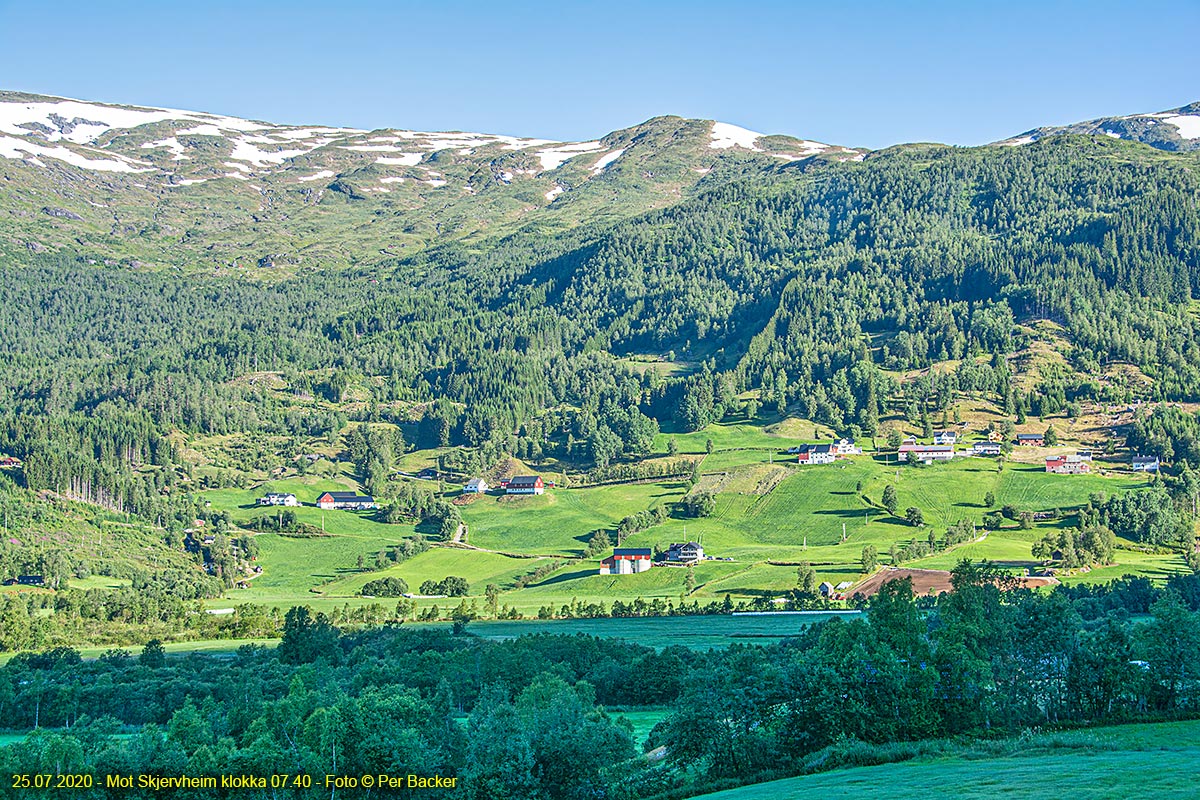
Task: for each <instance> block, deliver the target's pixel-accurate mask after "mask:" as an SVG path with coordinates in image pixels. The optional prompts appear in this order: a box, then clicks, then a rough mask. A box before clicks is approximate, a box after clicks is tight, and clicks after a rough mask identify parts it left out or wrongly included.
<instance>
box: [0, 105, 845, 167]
mask: <svg viewBox="0 0 1200 800" xmlns="http://www.w3.org/2000/svg"><path fill="white" fill-rule="evenodd" d="M610 136H611V135H610ZM606 138H607V137H606ZM768 138H770V139H772V140H780V141H782V145H783V146H779V147H764V146H762V144H761V142H762V140H764V139H768ZM777 143H778V142H777ZM214 148H215V149H214ZM708 148H709V149H711V150H714V151H723V152H734V151H749V152H751V153H762V154H764V155H768V156H772V157H775V158H781V159H783V160H785V161H794V160H798V159H802V158H807V157H809V156H813V155H817V154H821V153H835V154H839V153H845V154H847V155H848V156H849V157H853V156H856V155H859V151H855V150H849V149H847V148H842V147H836V146H832V145H826V144H822V143H820V142H812V141H805V140H798V139H792V138H790V137H766V136H764V135H763V134H760V133H756V132H754V131H750V130H747V129H745V128H740V127H738V126H736V125H730V124H728V123H724V122H716V123H712V127H711V141H710V142H709V145H708ZM445 150H450V151H453V152H454V153H455V154H456V155H460V156H472V155H475V154H476V151H482V154H487V153H493V154H503V153H519V152H527V153H529V154H530V155H531V156H532V158H533V165H532V166H530V167H529V168H526V169H523V170H521V169H518V170H516V171H515V172H513V171H511V170H510V171H506V170H500V171H498V172H497V175H498V176H500V178H499V179H500V180H502V181H503V182H506V183H507V182H509V181H511V180H512V178H511V177H509V178H505V177H503V176H505V175H509V174H513V175H515V174H532V175H536V174H541V173H546V172H552V171H554V170H557V169H559V168H560V167H561V166H562V165H563V164H565V163H566V162H568V161H570V160H572V159H576V158H580V159H582V157H584V156H591V155H598V156H599V160H593V161H592V162H591V164H590V165H589V166H590V171H591V173H592V174H594V175H599V174H601V173H602V172H604V171H605V170H606V169H607V168H608V167H610V166H611V165H612V164H613V163H614V162H616V161H617V160H618V159H620V158H622V156H623V155H624V153H625V150H626V148H625V147H619V146H608V147H606V146H605V143H603V142H602V141H599V140H596V141H586V142H558V141H553V140H549V139H538V138H528V137H517V136H505V135H499V134H489V133H465V132H459V131H454V132H431V131H413V130H387V131H372V132H368V131H362V130H357V129H354V128H335V127H327V126H293V125H274V124H271V123H268V122H262V121H256V120H248V119H242V118H240V117H230V116H225V115H221V114H210V113H205V112H198V111H184V110H181V109H170V108H147V107H139V106H124V105H110V104H106V103H95V102H88V101H82V100H72V99H67V98H56V97H42V96H32V95H19V94H14V93H3V92H0V157H3V158H9V159H20V160H23V161H26V162H27V163H30V164H32V165H34V166H39V167H45V166H46V164H47V159H53V160H57V161H61V162H66V163H68V164H71V165H73V166H75V167H79V168H83V169H87V170H91V171H96V172H127V173H142V172H145V173H151V172H160V173H165V174H166V175H169V176H174V182H175V183H176V184H179V183H182V184H183V185H191V184H193V183H196V182H198V181H202V180H208V179H211V178H214V177H230V178H240V179H246V178H249V177H251V176H261V175H265V174H272V173H276V172H279V171H282V170H286V169H288V168H289V167H291V166H293V165H294V162H296V160H298V159H302V158H303V157H305V156H311V155H314V154H316V153H318V152H324V153H326V154H329V153H330V152H332V151H340V152H343V153H346V152H349V153H354V154H356V155H357V156H358V157H359V159H363V158H370V159H371V160H372V161H373V163H375V164H377V165H381V166H384V167H386V166H392V167H409V168H412V167H418V166H419V165H421V164H423V163H424V162H426V161H428V160H429V158H430V156H432V154H434V153H437V152H440V151H445ZM214 154H215V158H216V160H215V161H214ZM310 167H311V165H309V164H305V165H304V170H305V172H306V176H307V177H305V178H298V179H297V180H312V177H311V176H312V174H319V173H314V172H313V170H312V169H311V168H310ZM201 168H208V169H207V171H206V172H205V174H203V175H201V174H199V173H198V172H197V170H199V169H201ZM213 168H218V169H219V170H220V172H219V173H214V170H213ZM335 174H336V173H335ZM394 177H399V176H394ZM414 177H416V178H417V179H423V180H426V181H428V177H427V176H414Z"/></svg>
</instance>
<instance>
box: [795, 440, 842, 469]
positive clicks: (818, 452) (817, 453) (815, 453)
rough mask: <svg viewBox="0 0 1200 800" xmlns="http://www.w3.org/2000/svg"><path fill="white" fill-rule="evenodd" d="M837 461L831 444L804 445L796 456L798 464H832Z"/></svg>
mask: <svg viewBox="0 0 1200 800" xmlns="http://www.w3.org/2000/svg"><path fill="white" fill-rule="evenodd" d="M835 460H837V455H836V454H835V453H834V451H833V445H831V444H806V445H804V446H803V447H801V448H800V454H799V455H798V456H796V463H798V464H832V463H833V462H834V461H835Z"/></svg>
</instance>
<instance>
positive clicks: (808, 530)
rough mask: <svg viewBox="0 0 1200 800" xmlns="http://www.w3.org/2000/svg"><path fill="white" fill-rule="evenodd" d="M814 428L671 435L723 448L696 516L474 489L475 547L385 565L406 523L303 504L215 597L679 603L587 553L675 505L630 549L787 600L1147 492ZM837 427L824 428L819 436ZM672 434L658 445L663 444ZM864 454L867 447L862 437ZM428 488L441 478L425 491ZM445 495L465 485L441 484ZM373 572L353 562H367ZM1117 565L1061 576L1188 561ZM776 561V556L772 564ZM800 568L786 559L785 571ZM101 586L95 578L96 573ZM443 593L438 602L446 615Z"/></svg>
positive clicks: (279, 486)
mask: <svg viewBox="0 0 1200 800" xmlns="http://www.w3.org/2000/svg"><path fill="white" fill-rule="evenodd" d="M813 432H814V426H813V425H812V424H811V423H805V422H803V421H801V420H791V419H789V420H785V421H783V422H780V423H777V424H775V425H772V426H770V430H768V429H766V428H764V427H761V426H758V425H751V424H748V423H726V424H714V425H710V426H708V427H707V428H705V429H704V430H702V431H697V432H695V433H689V434H684V435H677V436H674V437H673V438H674V439H675V441H676V443H677V444H678V445H679V448H680V452H681V453H685V454H686V453H700V454H704V452H705V449H706V442H707V440H709V439H712V441H713V447H714V450H713V452H712V453H709V454H707V455H704V458H703V461H702V468H701V469H702V473H703V477H702V480H701V485H700V488H703V489H708V490H712V491H715V492H716V495H717V503H716V511H715V513H714V514H713V515H712V516H710V517H707V518H702V519H686V518H683V517H682V516H680V515H679V514H678V512H676V511H675V510H674V508H675V504H676V503H677V501H678V500H680V499H681V498H682V497H683V496H684V494H686V493H687V492H688V490H689V488H690V487H689V484H688V483H686V482H683V481H679V480H664V481H660V482H655V483H637V484H622V485H609V486H598V487H587V488H557V489H550V490H548V491H547V493H546V494H545V495H543V496H540V497H519V498H510V497H504V496H500V495H497V494H489V495H486V496H483V497H480V498H479V499H478V500H476V501H474V502H472V503H470V504H469V505H465V506H461V507H460V510H461V513H462V516H463V518H464V520H465V521H466V523H467V525H468V530H469V535H468V540H467V541H468V542H469V543H470V545H471V546H473V547H475V548H479V550H477V551H473V552H472V551H463V550H447V549H444V548H440V547H435V548H434V549H433V550H431V551H430V552H427V553H425V554H422V555H420V556H418V557H416V558H413V559H411V560H409V561H408V562H404V563H402V564H398V565H395V566H391V567H388V568H387V569H385V570H383V571H379V572H375V571H369V570H370V568H371V567H372V566H373V565H374V562H375V554H376V553H377V552H378V551H379V550H380V549H387V548H389V547H391V546H392V545H393V544H395V543H397V542H398V541H399V540H400V539H402V538H404V537H408V536H413V535H414V534H415V533H416V530H415V529H414V527H413V526H412V525H408V524H400V525H387V524H383V523H380V522H377V521H376V520H374V519H373V518H372V516H371V515H370V514H369V513H367V512H346V511H321V510H320V509H317V508H314V507H312V506H311V505H309V506H305V507H301V508H298V509H295V511H296V515H297V517H299V518H300V519H301V520H302V521H304V522H308V523H310V524H313V525H316V526H318V527H320V526H322V525H323V526H324V529H325V530H326V532H327V533H328V534H329V536H327V537H323V538H314V539H300V538H290V537H282V536H278V535H274V534H262V535H259V537H258V542H259V544H260V550H261V554H260V557H259V562H258V563H259V564H260V565H261V566H262V567H263V573H262V575H260V576H258V577H257V578H255V579H254V580H253V581H251V586H250V588H248V589H236V590H231V591H230V592H229V594H228V596H227V597H226V598H222V599H220V600H217V601H213V602H212V603H210V605H212V606H223V607H225V606H228V605H230V604H231V603H236V602H254V603H262V604H266V605H278V606H288V605H293V604H296V603H308V604H311V605H313V606H314V607H316V608H318V609H322V610H327V609H328V608H331V607H333V606H335V605H336V606H340V605H343V604H346V603H349V604H351V605H359V604H362V603H367V602H374V601H372V600H369V599H364V598H362V597H360V596H359V594H358V593H359V590H360V589H361V587H362V585H363V584H364V583H366V582H367V581H369V580H372V579H374V578H377V577H383V576H387V575H395V576H398V577H402V578H403V579H404V580H405V581H407V582H408V584H409V586H410V588H411V589H412V590H413V591H416V589H417V587H418V586H419V585H420V583H421V582H423V581H424V580H427V579H434V580H441V579H442V578H444V577H446V576H448V575H459V576H461V577H464V578H466V579H467V580H468V582H469V583H470V584H471V587H472V589H471V591H472V595H473V596H474V597H477V598H478V597H480V596H482V594H483V590H484V587H485V586H486V585H487V584H489V583H495V584H497V585H498V586H500V587H501V589H502V591H503V596H502V598H501V602H502V603H504V604H507V605H509V606H511V607H514V608H516V609H518V610H519V611H520V612H521V613H524V614H535V613H536V612H537V610H538V609H539V608H540V607H542V606H543V605H550V606H554V607H557V606H559V605H562V604H564V603H569V602H571V600H572V599H579V600H581V601H590V602H594V601H604V602H611V601H612V600H614V599H623V600H627V601H628V600H632V599H634V598H636V597H639V596H641V597H645V598H653V597H659V598H665V599H670V600H673V601H677V599H678V598H679V596H680V594H681V593H682V592H683V590H684V581H685V577H686V572H685V571H683V570H672V569H654V570H651V571H650V572H648V573H643V574H640V575H629V576H601V575H599V574H597V572H598V559H593V560H588V561H580V560H578V559H581V558H582V556H583V552H584V549H585V547H586V545H587V541H588V538H589V536H590V535H591V533H592V532H593V531H595V530H598V529H603V530H606V531H608V533H609V535H610V537H613V536H614V535H615V529H616V526H617V523H618V522H619V521H620V520H621V519H622V518H624V517H625V516H628V515H630V514H634V513H637V512H639V511H644V510H647V509H650V508H653V507H655V506H662V507H665V508H666V509H668V510H669V511H670V512H671V513H670V516H669V517H668V519H667V520H666V521H665V522H663V523H662V524H660V525H656V526H654V527H652V528H649V529H646V530H643V531H639V532H636V533H634V534H633V535H631V536H630V537H629V538H628V539H627V540H626V542H625V545H626V546H631V547H655V546H659V547H665V546H666V545H667V544H669V543H671V542H678V541H689V540H697V541H700V542H701V543H702V544H703V545H704V548H705V551H706V552H707V553H708V554H709V555H710V556H713V557H717V558H721V559H730V560H729V561H724V560H722V561H709V562H705V563H704V564H702V565H700V566H699V567H697V568H696V570H695V577H696V584H697V585H696V588H695V590H694V591H693V593H692V595H691V597H692V598H693V599H698V600H701V601H709V600H712V599H716V598H721V597H723V596H724V595H725V594H726V593H729V594H731V595H732V596H733V597H734V598H735V600H742V599H752V598H754V597H756V596H760V595H763V594H764V593H780V592H783V591H786V590H788V589H791V588H793V587H794V585H795V567H794V564H795V562H798V561H808V562H810V563H812V564H813V566H814V568H815V569H816V571H817V574H818V579H819V580H828V581H830V582H831V583H834V584H835V585H836V584H838V583H841V582H843V581H851V582H856V581H858V580H859V579H860V578H862V577H864V576H863V575H862V574H861V554H862V549H863V547H865V546H866V545H872V546H874V547H875V548H876V550H877V552H878V553H879V554H880V556H881V558H882V559H883V560H885V561H886V558H887V555H886V554H887V553H888V551H889V550H890V548H891V547H892V546H893V545H894V544H898V545H901V546H903V545H904V544H906V543H908V542H910V541H912V540H913V539H920V540H924V539H925V538H927V536H928V533H929V530H930V529H932V530H933V531H934V532H935V533H936V534H937V535H939V536H940V535H942V533H944V531H945V529H946V528H947V527H948V526H949V525H951V524H953V523H955V522H958V521H959V520H969V521H971V522H973V523H975V524H976V525H977V526H980V527H979V533H980V538H979V539H978V540H977V541H973V542H970V543H966V544H962V545H959V546H958V547H956V548H954V549H953V550H950V551H947V552H942V553H938V554H935V555H933V556H931V557H929V558H926V559H922V560H920V561H915V562H908V564H907V565H909V566H914V567H921V568H928V569H950V568H952V567H953V566H954V565H955V564H956V563H958V561H959V560H961V559H963V558H969V559H972V560H983V559H988V560H991V561H995V562H998V563H1000V564H1001V565H1003V566H1005V567H1007V568H1009V569H1011V570H1012V571H1014V572H1016V573H1022V572H1024V570H1026V569H1030V568H1036V567H1038V566H1040V564H1039V563H1038V562H1035V561H1034V559H1033V557H1032V554H1031V552H1030V547H1031V545H1032V544H1033V542H1035V541H1036V540H1037V539H1038V538H1040V537H1041V536H1042V535H1043V534H1044V533H1045V531H1046V530H1048V529H1050V528H1052V527H1055V526H1059V525H1062V524H1065V523H1064V521H1063V520H1048V521H1045V522H1040V523H1037V524H1036V525H1035V526H1034V528H1033V529H1032V530H1020V529H1019V528H1018V526H1017V525H1016V524H1015V523H1012V522H1007V521H1006V522H1005V524H1004V525H1003V526H1002V527H1001V529H999V530H994V531H989V532H986V534H985V532H984V531H983V529H982V526H981V523H982V521H983V517H984V515H985V514H986V513H988V512H989V511H991V510H995V509H996V508H999V507H1001V506H1004V505H1006V504H1012V505H1014V506H1017V507H1018V508H1019V509H1021V510H1028V511H1053V510H1055V509H1060V510H1063V511H1064V512H1065V513H1066V514H1068V515H1069V514H1070V513H1072V511H1073V509H1075V508H1078V507H1079V506H1080V505H1082V504H1084V503H1086V502H1087V499H1088V496H1089V495H1090V494H1092V493H1095V492H1104V493H1106V494H1115V493H1120V492H1124V491H1128V490H1131V489H1134V488H1137V487H1140V486H1144V485H1145V478H1143V477H1141V476H1136V477H1135V476H1133V475H1131V474H1129V473H1122V472H1115V473H1112V474H1108V475H1099V474H1093V475H1073V476H1064V475H1050V474H1047V473H1046V472H1045V471H1044V470H1043V469H1042V467H1041V466H1040V465H1039V464H1036V463H1032V464H1025V463H1016V462H1012V461H1010V462H1007V463H1006V464H1005V465H1004V468H1003V469H997V466H998V465H997V461H996V460H994V459H987V458H959V459H955V460H954V461H952V462H950V463H944V464H934V465H931V466H928V467H914V466H910V465H898V464H897V463H895V457H894V455H893V456H891V457H890V458H889V457H888V456H886V455H883V454H873V453H871V452H868V453H867V454H865V455H862V456H856V457H853V458H849V459H842V460H839V461H838V462H837V463H835V464H831V465H822V466H803V467H802V466H800V465H798V464H796V463H795V460H794V458H793V457H789V456H787V455H786V454H785V453H784V452H783V451H784V450H785V449H786V448H787V447H789V446H791V445H793V444H796V443H799V442H801V441H804V439H803V438H799V437H808V436H810V435H811V434H812V433H813ZM821 433H822V435H828V432H827V431H821ZM669 438H671V437H670V436H669V435H668V434H662V435H660V437H659V441H658V442H657V443H656V445H657V447H656V449H663V450H665V449H666V444H667V441H668V439H669ZM860 444H863V445H865V446H866V447H867V448H868V450H869V449H870V447H871V440H865V441H863V442H860ZM436 452H437V451H417V452H413V453H409V454H407V455H406V456H405V457H404V466H405V467H407V468H412V467H416V466H418V465H422V464H426V463H431V462H432V459H433V458H434V457H435V456H436ZM889 485H891V486H895V488H896V491H897V495H898V500H899V508H900V509H901V512H900V513H903V509H905V508H907V507H908V506H916V507H918V508H920V509H921V510H922V512H923V514H924V517H925V521H926V525H927V527H926V528H914V527H912V526H910V525H909V524H907V523H906V522H905V521H904V519H902V518H901V517H898V516H891V515H889V514H887V513H886V512H885V511H884V510H883V509H882V508H881V506H880V498H881V497H882V494H883V491H884V489H885V488H886V487H887V486H889ZM430 486H431V487H432V486H435V485H434V484H430ZM353 488H357V487H356V485H355V484H354V482H353V480H352V479H351V478H350V477H348V476H345V475H344V474H341V473H339V477H338V478H337V479H336V480H330V479H328V478H319V477H315V476H306V477H296V478H291V479H287V480H279V481H273V482H270V483H266V484H263V485H261V486H256V487H254V488H253V489H247V490H239V489H221V490H212V491H208V492H205V493H204V497H205V499H207V500H208V501H210V502H211V503H212V505H213V507H216V508H220V509H227V510H229V511H230V513H231V514H232V517H233V519H234V521H235V523H241V524H245V523H247V522H249V521H250V520H252V519H253V518H255V517H257V516H263V515H270V514H273V513H276V511H275V510H273V509H269V508H260V507H257V506H255V505H254V501H255V500H256V498H257V497H259V496H261V495H262V493H264V492H266V491H284V492H293V493H295V494H296V495H297V497H298V498H300V499H301V501H302V502H307V503H310V504H311V503H312V502H313V501H314V500H315V498H316V497H317V496H318V495H319V494H320V493H321V492H322V491H325V490H330V489H353ZM447 491H448V492H449V493H450V495H454V494H455V493H457V491H458V489H457V487H456V486H455V487H447ZM989 492H990V493H992V494H993V495H994V496H995V506H994V508H992V509H989V508H985V507H984V496H985V495H986V494H987V493H989ZM505 554H512V555H525V556H541V557H544V558H557V559H560V560H561V559H566V560H570V561H574V563H571V564H568V565H567V566H564V567H563V568H562V569H560V570H559V571H558V572H556V573H555V574H552V575H550V576H549V577H547V578H545V579H544V580H542V581H540V582H539V583H537V584H534V585H530V586H528V587H526V588H524V589H521V590H519V591H518V590H515V589H514V581H515V580H516V578H517V577H518V576H520V575H522V574H528V573H530V572H532V571H533V570H534V569H537V568H538V567H539V566H541V565H544V564H545V563H546V561H545V560H540V561H539V560H535V559H527V558H512V557H509V556H508V555H505ZM360 556H361V557H362V558H363V561H364V563H365V565H366V567H367V570H368V571H362V570H359V568H358V559H359V557H360ZM1117 558H1118V563H1117V564H1116V565H1112V566H1107V567H1104V568H1100V569H1095V570H1092V571H1091V572H1087V573H1081V574H1077V575H1071V576H1066V577H1065V578H1064V580H1065V581H1067V582H1080V581H1086V582H1097V581H1104V580H1110V579H1112V578H1115V577H1119V576H1121V575H1123V574H1127V573H1130V572H1134V573H1138V574H1144V575H1147V576H1149V577H1151V578H1154V579H1164V578H1166V577H1168V576H1169V575H1171V574H1174V573H1176V572H1178V571H1181V570H1182V569H1183V568H1184V565H1183V562H1182V559H1181V558H1180V557H1179V556H1177V555H1149V554H1145V553H1141V552H1138V551H1136V550H1132V549H1120V550H1118V554H1117ZM769 561H773V562H782V563H781V564H780V565H774V564H771V563H768V562H769ZM788 565H792V566H788ZM92 580H95V579H92ZM442 605H445V601H442V602H440V603H439V608H440V607H441V606H442Z"/></svg>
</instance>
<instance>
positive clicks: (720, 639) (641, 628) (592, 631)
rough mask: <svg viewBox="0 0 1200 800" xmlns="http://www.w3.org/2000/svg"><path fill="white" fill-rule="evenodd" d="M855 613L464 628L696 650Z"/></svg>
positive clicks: (495, 634)
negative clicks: (589, 638)
mask: <svg viewBox="0 0 1200 800" xmlns="http://www.w3.org/2000/svg"><path fill="white" fill-rule="evenodd" d="M858 614H859V612H857V611H840V612H834V613H826V612H820V611H811V612H801V613H789V614H716V615H712V616H705V617H600V618H598V619H561V620H523V621H503V620H500V621H479V622H472V623H470V624H469V625H468V626H467V630H468V631H469V632H470V633H471V634H473V635H475V636H480V637H482V638H484V639H515V638H517V637H518V636H525V635H528V634H537V633H555V634H583V635H585V636H599V637H602V638H606V639H622V640H624V641H627V642H635V643H637V644H643V645H645V646H647V647H657V648H662V647H668V646H671V645H677V646H681V647H691V648H696V649H708V648H710V647H728V646H729V645H731V644H735V643H742V644H748V643H749V644H770V643H773V642H777V641H779V640H780V639H784V638H787V637H788V636H795V635H797V634H798V633H800V631H802V630H803V629H804V628H807V627H808V626H809V625H813V624H815V623H818V622H823V621H825V620H827V619H829V618H830V617H834V616H844V617H855V616H858ZM413 627H418V628H423V627H440V628H447V627H449V623H444V622H439V623H417V624H414V625H413Z"/></svg>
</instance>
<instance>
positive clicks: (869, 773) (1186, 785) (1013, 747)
mask: <svg viewBox="0 0 1200 800" xmlns="http://www.w3.org/2000/svg"><path fill="white" fill-rule="evenodd" d="M989 751H991V752H999V753H1000V755H997V756H996V757H988V754H989ZM1006 751H1007V752H1006ZM1198 758H1200V722H1178V723H1158V724H1150V725H1129V726H1122V727H1112V728H1098V729H1093V730H1090V731H1077V732H1071V733H1058V734H1041V735H1035V736H1031V737H1025V738H1022V739H1020V740H1016V741H999V742H995V743H980V744H978V745H974V746H967V747H966V748H965V751H964V753H963V754H962V755H960V756H951V757H942V758H923V759H918V760H914V761H906V762H902V763H896V764H883V765H880V766H873V767H855V768H850V769H838V770H834V771H831V772H824V773H818V774H815V775H808V776H804V777H798V778H788V779H785V780H779V781H771V782H768V783H760V784H755V785H752V786H746V787H743V788H740V789H733V790H730V791H725V792H717V793H715V794H708V795H702V796H703V797H704V798H705V800H790V799H791V798H797V799H799V798H825V797H840V796H860V797H870V796H876V795H878V796H881V797H888V798H893V799H894V800H928V798H931V797H954V798H966V799H967V800H992V798H997V797H1012V798H1021V800H1060V799H1061V798H1063V797H1070V798H1085V800H1124V798H1131V797H1154V798H1180V799H1181V800H1182V799H1183V798H1193V797H1195V796H1196V786H1195V778H1194V773H1195V764H1196V763H1197V759H1198Z"/></svg>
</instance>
